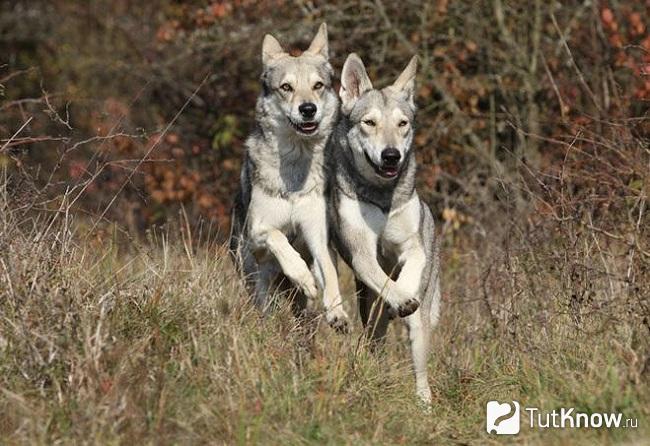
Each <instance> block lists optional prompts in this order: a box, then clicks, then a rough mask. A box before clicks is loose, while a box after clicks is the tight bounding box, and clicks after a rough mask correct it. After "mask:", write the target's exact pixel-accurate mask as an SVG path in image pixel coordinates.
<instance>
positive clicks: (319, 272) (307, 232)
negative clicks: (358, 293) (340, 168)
mask: <svg viewBox="0 0 650 446" xmlns="http://www.w3.org/2000/svg"><path fill="white" fill-rule="evenodd" d="M311 212H312V214H311V215H312V217H311V218H310V219H308V220H307V221H305V222H304V223H302V224H301V229H302V234H303V237H304V239H305V242H306V243H307V246H308V248H309V251H310V252H311V255H312V257H313V258H314V267H313V271H314V276H315V278H316V280H317V281H318V285H319V286H320V288H321V289H322V290H323V306H324V307H325V318H326V320H327V323H328V324H329V325H330V326H331V327H332V328H334V329H336V330H337V331H340V332H343V333H345V332H347V331H348V330H349V322H348V315H347V313H346V312H345V310H344V309H343V299H342V298H341V291H340V290H339V279H338V272H337V271H336V265H335V260H336V253H335V252H334V250H333V249H331V248H330V247H329V243H328V237H327V225H324V224H323V221H324V220H325V219H326V207H325V202H323V203H322V205H321V206H319V207H318V209H312V210H311Z"/></svg>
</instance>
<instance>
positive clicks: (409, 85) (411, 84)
mask: <svg viewBox="0 0 650 446" xmlns="http://www.w3.org/2000/svg"><path fill="white" fill-rule="evenodd" d="M417 68H418V57H417V56H413V57H412V58H411V60H410V62H409V63H408V65H407V66H406V68H404V71H402V74H400V75H399V77H398V78H397V80H396V81H395V82H394V83H393V85H391V86H390V88H391V89H393V90H395V91H397V92H399V93H401V94H403V95H404V96H405V98H406V100H407V101H408V103H409V104H410V105H411V107H413V108H415V101H414V95H415V72H416V71H417Z"/></svg>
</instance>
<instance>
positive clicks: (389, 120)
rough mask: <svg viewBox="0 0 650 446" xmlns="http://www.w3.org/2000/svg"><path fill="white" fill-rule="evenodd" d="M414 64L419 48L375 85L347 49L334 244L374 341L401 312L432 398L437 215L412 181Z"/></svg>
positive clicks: (337, 135) (423, 391) (335, 144)
mask: <svg viewBox="0 0 650 446" xmlns="http://www.w3.org/2000/svg"><path fill="white" fill-rule="evenodd" d="M416 66H417V60H416V58H415V57H414V58H413V59H411V61H410V63H409V64H408V66H407V67H406V69H405V70H404V71H403V72H402V74H400V76H399V77H398V78H397V80H396V81H395V82H394V83H393V84H392V85H390V86H388V87H386V88H384V89H382V90H376V89H374V88H373V86H372V83H371V82H370V79H369V78H368V75H367V73H366V69H365V67H364V65H363V62H362V61H361V59H360V58H359V56H357V55H356V54H350V56H348V58H347V60H346V62H345V65H344V66H343V71H342V74H341V90H340V93H339V95H340V97H341V101H342V107H341V110H342V117H341V120H340V122H339V124H338V125H337V128H336V130H335V131H334V135H333V137H332V141H331V146H332V150H333V152H334V154H333V156H332V158H333V159H332V162H333V163H334V166H335V169H336V171H335V172H336V174H335V179H334V183H335V186H334V188H333V190H332V192H331V204H330V212H331V213H332V215H333V217H332V229H333V233H334V242H335V246H336V248H337V250H338V251H339V254H341V256H342V257H343V259H344V260H345V261H346V262H347V264H348V265H349V266H350V267H351V268H352V269H353V270H354V274H355V276H356V283H357V292H358V296H359V311H360V314H361V319H362V322H363V323H364V325H365V326H366V328H367V330H368V334H369V335H370V336H371V339H373V340H377V341H378V340H380V339H381V338H383V336H384V334H385V333H386V328H387V325H388V322H389V320H390V319H391V317H393V316H396V315H399V316H400V317H403V318H404V320H405V322H406V324H407V325H408V328H409V338H410V341H411V353H412V357H413V364H414V369H415V378H416V392H417V395H418V396H419V397H420V398H421V399H422V401H424V402H425V403H430V401H431V390H430V389H429V383H428V379H427V359H428V351H429V338H430V331H431V328H432V327H433V326H434V325H435V324H436V323H437V320H438V312H439V306H440V285H439V279H438V273H439V260H438V248H437V240H435V228H434V221H433V216H432V215H431V211H430V210H429V208H428V206H427V205H426V204H425V203H424V202H423V201H422V200H421V199H420V197H419V196H418V194H417V191H416V190H415V169H416V166H415V155H414V153H413V150H412V148H411V142H412V140H413V120H414V115H415V104H414V100H413V95H414V89H415V72H416ZM379 297H381V298H382V299H379ZM384 303H385V304H387V307H385V306H384Z"/></svg>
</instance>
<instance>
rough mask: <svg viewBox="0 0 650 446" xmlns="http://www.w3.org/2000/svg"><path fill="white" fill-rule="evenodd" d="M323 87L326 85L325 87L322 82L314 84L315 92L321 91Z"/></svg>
mask: <svg viewBox="0 0 650 446" xmlns="http://www.w3.org/2000/svg"><path fill="white" fill-rule="evenodd" d="M323 87H324V85H323V83H322V82H316V83H315V84H314V90H320V89H321V88H323Z"/></svg>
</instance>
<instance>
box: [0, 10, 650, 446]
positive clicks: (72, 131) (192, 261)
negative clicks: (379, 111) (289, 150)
mask: <svg viewBox="0 0 650 446" xmlns="http://www.w3.org/2000/svg"><path fill="white" fill-rule="evenodd" d="M323 21H326V22H327V24H328V28H329V34H330V53H331V61H332V65H333V66H334V68H335V70H336V71H337V73H338V72H339V71H340V69H341V67H342V64H343V62H344V60H345V57H346V56H347V54H348V53H349V52H352V51H355V52H357V53H358V54H359V55H360V56H361V57H362V58H363V60H364V61H365V63H366V66H367V67H368V69H369V71H370V77H371V78H372V80H373V82H374V83H375V85H377V86H382V85H386V84H387V83H388V82H392V81H393V80H394V79H395V76H396V75H397V74H398V73H399V72H400V71H401V70H402V69H403V68H404V66H405V64H406V63H407V61H408V60H409V59H410V57H411V56H412V55H413V54H417V55H418V56H419V58H420V61H421V63H420V69H419V72H418V77H417V98H416V100H417V104H418V106H419V111H418V114H417V118H416V121H417V125H416V127H417V128H416V138H415V151H416V154H417V158H418V162H419V166H418V169H419V171H418V176H417V179H418V190H419V193H420V195H421V196H422V197H423V198H424V200H426V202H427V203H428V204H429V205H430V206H431V209H432V210H433V213H434V216H435V217H436V221H437V223H438V228H437V230H438V234H439V239H440V240H441V241H442V250H441V252H442V275H443V277H442V291H443V292H442V301H443V302H442V303H443V306H442V308H443V309H442V315H441V321H440V325H439V328H437V329H436V330H435V331H434V335H433V336H432V343H433V351H434V352H435V355H433V354H432V357H431V361H430V362H431V363H430V365H431V367H432V370H431V377H432V378H433V380H432V390H433V392H434V408H433V410H432V414H434V415H433V416H428V417H421V416H414V414H416V413H418V412H417V408H416V407H415V405H414V403H415V401H411V398H410V396H411V395H412V387H411V386H412V377H411V369H410V361H409V360H408V357H409V355H408V352H407V348H406V345H407V343H406V339H407V338H408V336H407V334H406V333H405V331H404V330H403V329H402V328H401V326H400V325H399V324H393V325H392V328H391V332H390V333H389V337H388V338H389V339H388V343H387V348H386V356H384V355H377V356H374V355H366V354H365V353H364V351H365V349H363V348H359V346H360V345H361V340H362V338H361V337H362V331H361V327H359V325H360V324H359V323H356V326H355V328H354V329H353V332H352V334H351V335H349V336H339V335H337V334H336V333H334V332H333V331H332V330H329V329H328V328H327V327H325V326H324V325H325V324H320V326H321V328H320V329H319V335H318V336H311V335H307V333H306V332H305V331H304V330H303V329H302V328H301V327H300V325H301V324H296V323H295V321H294V320H293V319H292V318H290V317H289V314H290V313H289V312H288V308H284V310H282V311H279V312H278V313H275V315H274V316H271V317H269V318H266V317H265V318H258V317H255V316H254V314H255V312H253V311H251V308H250V307H249V306H248V305H247V304H246V298H245V296H246V294H245V291H244V289H243V287H242V286H241V284H240V281H239V280H237V276H236V275H235V272H234V271H233V269H232V267H231V264H230V260H229V257H228V255H227V252H226V248H225V245H224V244H223V243H222V242H223V241H224V239H225V238H226V237H227V235H228V228H229V221H228V219H229V215H228V214H229V209H230V206H231V203H232V199H233V197H234V194H235V189H236V188H237V185H238V178H239V169H240V165H241V159H242V148H243V147H242V146H243V141H244V140H245V137H246V135H247V134H248V133H249V132H250V131H251V129H252V128H253V125H254V105H255V99H256V97H257V95H258V93H259V91H260V83H259V76H260V71H261V60H260V59H261V54H260V53H261V43H262V38H263V36H264V34H265V33H273V35H275V36H276V37H277V38H278V39H279V40H280V42H282V43H283V44H284V45H285V48H287V49H288V50H291V51H293V52H296V53H297V52H299V51H300V50H302V49H304V48H306V46H307V45H308V43H309V42H310V41H311V39H312V37H313V35H314V33H315V32H316V30H317V28H318V26H319V24H320V23H321V22H323ZM648 26H650V1H649V0H580V1H572V0H566V1H543V0H531V1H520V0H474V1H454V2H452V1H447V0H434V1H429V2H420V1H412V0H401V1H388V0H373V1H353V0H343V1H338V0H337V1H331V2H324V1H283V0H273V1H258V2H253V1H248V0H223V1H212V0H200V1H199V0H189V1H179V0H178V1H173V0H152V1H132V0H66V1H63V0H47V1H46V0H42V1H39V0H0V315H1V317H0V443H7V444H41V443H45V444H50V443H54V444H56V443H61V442H63V443H66V442H70V440H69V439H74V438H78V440H77V441H76V442H77V443H87V442H89V440H88V439H89V438H90V439H93V438H94V439H95V440H94V441H95V442H96V443H98V444H117V443H120V444H121V443H127V444H149V443H152V442H153V443H156V444H167V443H169V444H179V443H180V444H187V443H206V444H214V443H215V442H219V441H220V442H222V443H224V444H255V443H264V442H268V441H269V439H272V440H270V441H271V442H273V440H275V442H276V443H280V442H282V443H283V444H322V443H327V444H359V443H360V442H361V443H364V442H365V443H368V444H375V443H377V444H379V443H388V444H439V443H442V444H485V443H488V442H489V437H487V434H486V433H485V425H484V424H483V422H484V418H483V416H484V412H483V411H484V408H485V401H487V400H492V399H498V400H500V401H509V400H512V399H516V400H518V401H520V402H522V405H523V404H528V403H530V404H532V405H534V406H535V407H541V408H544V409H551V408H559V407H574V408H576V412H578V411H581V412H585V413H596V412H609V411H612V412H620V413H624V414H625V415H626V417H632V418H641V422H640V423H638V424H639V427H638V429H618V430H616V429H566V430H562V429H541V430H536V431H533V430H528V431H527V432H522V434H520V437H519V441H520V442H521V443H525V444H544V445H546V444H588V445H592V444H615V443H621V444H646V443H647V439H648V438H650V435H649V434H648V432H649V426H650V424H649V423H647V421H645V420H648V419H649V417H650V386H649V385H648V384H649V383H650V217H649V215H650V212H649V211H648V196H650V144H649V143H650V120H649V116H648V111H649V106H650V34H649V33H648V28H647V27H648ZM337 83H338V82H337ZM340 272H341V275H340V279H341V289H342V292H343V293H344V295H345V304H344V305H346V309H348V310H350V309H352V308H354V306H355V301H354V291H353V286H352V275H351V274H350V272H349V271H348V270H346V269H345V268H341V270H340ZM285 310H286V311H285ZM351 314H354V313H351ZM316 328H317V327H316ZM377 358H379V359H377ZM2 439H6V441H2ZM152 439H155V440H152ZM554 440H557V441H554ZM623 440H625V441H623ZM73 441H74V440H73ZM90 441H93V440H90Z"/></svg>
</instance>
